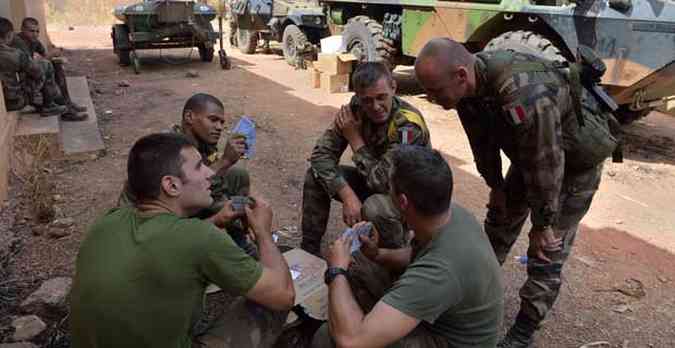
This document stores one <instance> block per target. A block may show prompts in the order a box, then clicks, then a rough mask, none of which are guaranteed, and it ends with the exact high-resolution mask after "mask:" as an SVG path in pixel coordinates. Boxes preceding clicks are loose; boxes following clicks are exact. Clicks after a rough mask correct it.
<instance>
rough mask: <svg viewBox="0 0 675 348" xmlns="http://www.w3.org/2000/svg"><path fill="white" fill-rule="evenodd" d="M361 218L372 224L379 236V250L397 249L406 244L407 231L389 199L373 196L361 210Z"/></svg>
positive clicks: (387, 197) (378, 195)
mask: <svg viewBox="0 0 675 348" xmlns="http://www.w3.org/2000/svg"><path fill="white" fill-rule="evenodd" d="M361 217H362V218H363V219H364V220H366V221H370V222H372V223H373V225H374V226H375V228H377V231H378V232H379V234H380V248H387V249H398V248H402V247H404V246H405V244H406V242H407V236H408V233H407V230H406V228H405V227H404V226H403V223H402V222H401V213H400V212H399V211H398V210H397V209H396V208H395V207H394V204H393V202H392V201H391V197H389V195H385V194H379V193H378V194H374V195H371V196H370V197H368V198H367V199H366V200H365V201H364V202H363V206H362V208H361Z"/></svg>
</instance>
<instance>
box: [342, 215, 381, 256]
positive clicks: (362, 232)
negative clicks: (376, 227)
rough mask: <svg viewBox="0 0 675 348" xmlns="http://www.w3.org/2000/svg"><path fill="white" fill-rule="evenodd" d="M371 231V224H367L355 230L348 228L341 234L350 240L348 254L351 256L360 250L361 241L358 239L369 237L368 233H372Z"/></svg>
mask: <svg viewBox="0 0 675 348" xmlns="http://www.w3.org/2000/svg"><path fill="white" fill-rule="evenodd" d="M372 229H373V224H372V223H371V222H367V223H365V224H363V225H361V226H359V227H357V228H348V229H346V230H345V231H344V232H343V233H342V235H343V236H345V237H351V238H352V245H351V248H350V252H351V253H352V254H353V253H355V252H356V251H357V250H359V249H360V248H361V240H360V239H359V236H369V237H370V231H372Z"/></svg>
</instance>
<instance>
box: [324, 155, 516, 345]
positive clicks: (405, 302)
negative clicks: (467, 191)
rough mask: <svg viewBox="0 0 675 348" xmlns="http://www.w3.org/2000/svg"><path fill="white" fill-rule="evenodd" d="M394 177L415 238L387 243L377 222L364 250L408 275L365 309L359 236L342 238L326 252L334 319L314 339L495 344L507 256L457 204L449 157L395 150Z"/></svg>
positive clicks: (397, 200) (394, 195) (394, 192)
mask: <svg viewBox="0 0 675 348" xmlns="http://www.w3.org/2000/svg"><path fill="white" fill-rule="evenodd" d="M390 183H391V192H390V197H391V199H392V201H393V203H394V205H395V206H396V208H397V209H398V210H399V211H400V212H401V215H402V216H403V217H404V218H405V221H406V222H407V224H408V226H410V227H411V229H412V230H413V231H414V238H413V240H412V245H411V246H410V247H406V248H402V249H384V248H379V247H378V242H379V241H378V239H379V237H378V233H377V229H376V228H375V229H374V232H373V233H372V236H360V237H359V238H360V241H361V243H362V247H361V253H363V255H365V256H366V257H368V258H369V259H370V260H373V261H374V262H376V263H377V264H379V265H382V266H383V267H385V268H387V269H389V270H391V271H392V272H396V273H399V274H400V273H402V275H401V276H400V278H399V279H398V280H397V281H395V282H394V284H393V285H391V286H390V287H389V288H388V289H386V293H384V295H383V296H382V297H381V298H380V299H379V301H378V302H377V303H376V304H375V306H374V307H373V309H372V310H371V311H370V312H369V313H364V311H363V309H362V307H361V306H360V305H359V304H358V303H357V301H356V299H355V296H354V295H353V293H352V287H350V285H352V284H351V283H352V278H351V273H350V272H351V270H350V266H353V264H352V262H351V261H352V257H351V254H350V245H351V242H352V241H351V240H350V239H349V238H347V237H345V236H342V237H340V238H338V239H337V240H336V241H335V242H334V243H333V244H332V245H331V247H330V248H329V251H328V255H327V258H326V259H327V261H328V267H329V268H328V270H327V271H326V283H327V284H328V287H329V290H328V294H329V300H328V313H329V323H328V325H324V327H323V328H321V329H320V330H319V331H318V332H317V334H316V335H315V337H314V347H317V348H323V347H334V346H335V345H336V344H337V346H340V347H345V346H348V347H385V346H396V347H399V346H400V347H408V348H417V347H419V348H422V347H431V348H439V347H454V348H457V347H479V348H493V347H494V346H495V345H496V344H497V335H498V331H499V327H500V325H501V321H502V315H503V306H504V304H503V289H502V283H501V274H500V269H499V264H498V263H497V259H496V257H495V254H494V252H493V251H492V248H491V246H490V242H489V240H488V238H487V235H486V234H485V233H484V232H483V231H482V229H481V226H480V224H479V223H478V221H477V220H476V219H475V218H474V217H473V216H472V214H471V213H469V212H468V211H467V210H465V209H464V208H462V207H460V206H458V205H453V206H451V205H450V203H451V195H452V173H451V171H450V168H449V167H448V164H447V163H446V162H445V160H444V159H443V157H442V156H441V155H440V153H438V152H437V151H434V150H430V149H427V148H424V147H420V146H403V147H401V148H400V149H399V150H397V151H396V152H394V153H393V154H392V169H391V174H390ZM357 255H358V254H357Z"/></svg>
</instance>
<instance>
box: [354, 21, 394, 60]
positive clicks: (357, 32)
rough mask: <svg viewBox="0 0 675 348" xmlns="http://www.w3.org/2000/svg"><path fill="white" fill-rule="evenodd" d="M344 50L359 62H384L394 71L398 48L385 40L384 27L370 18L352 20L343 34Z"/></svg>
mask: <svg viewBox="0 0 675 348" xmlns="http://www.w3.org/2000/svg"><path fill="white" fill-rule="evenodd" d="M342 48H343V49H345V50H346V51H347V52H349V53H351V54H353V55H355V56H356V58H358V61H359V62H383V63H385V64H387V65H388V66H389V68H390V69H394V67H395V64H394V57H395V53H396V48H395V47H394V46H393V43H392V42H391V41H390V40H387V39H385V37H384V33H383V30H382V25H381V24H380V23H378V22H376V21H375V20H373V19H370V18H369V17H368V16H356V17H354V18H351V19H350V20H349V22H348V23H347V25H346V26H345V29H344V31H343V32H342Z"/></svg>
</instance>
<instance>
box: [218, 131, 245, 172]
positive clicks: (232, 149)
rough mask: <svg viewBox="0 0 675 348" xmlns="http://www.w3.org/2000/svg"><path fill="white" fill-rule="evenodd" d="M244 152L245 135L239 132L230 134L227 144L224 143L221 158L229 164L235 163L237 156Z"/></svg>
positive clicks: (239, 156)
mask: <svg viewBox="0 0 675 348" xmlns="http://www.w3.org/2000/svg"><path fill="white" fill-rule="evenodd" d="M245 153H246V137H245V136H243V135H241V134H237V133H235V134H232V136H231V137H230V138H229V139H227V144H226V145H225V151H224V152H223V158H224V159H225V160H226V161H228V162H229V163H230V165H232V164H235V163H237V161H238V160H239V158H241V157H242V156H243V155H244V154H245Z"/></svg>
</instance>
